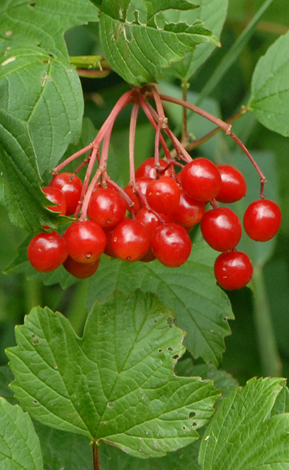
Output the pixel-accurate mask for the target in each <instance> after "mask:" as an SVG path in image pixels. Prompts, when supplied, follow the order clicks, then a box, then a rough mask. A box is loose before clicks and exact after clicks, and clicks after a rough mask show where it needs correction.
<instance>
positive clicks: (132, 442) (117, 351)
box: [7, 291, 217, 458]
mask: <svg viewBox="0 0 289 470" xmlns="http://www.w3.org/2000/svg"><path fill="white" fill-rule="evenodd" d="M15 331H16V342H17V344H18V346H17V347H15V348H10V349H8V350H7V354H8V357H9V359H10V361H11V362H10V366H11V369H12V372H13V374H14V376H15V378H16V380H15V381H14V382H13V384H11V388H12V389H13V390H14V391H15V396H16V398H17V399H18V400H19V401H20V403H21V405H22V406H23V407H24V409H26V410H27V411H29V413H30V414H31V416H32V417H33V418H35V419H37V420H39V421H41V422H42V423H44V424H47V425H49V426H52V427H56V428H57V429H60V430H66V431H72V432H76V433H79V434H83V435H86V436H88V437H89V438H93V439H96V440H97V441H104V442H106V443H108V444H113V445H115V446H117V447H119V448H121V449H122V450H125V451H126V452H129V453H130V454H131V455H134V456H137V457H142V458H147V457H149V456H159V457H160V456H162V455H165V454H166V453H167V452H169V451H173V450H176V449H178V448H180V447H183V446H185V445H187V444H189V443H191V442H193V441H194V440H196V439H197V438H198V434H197V432H196V428H197V427H200V426H203V425H204V424H206V422H207V421H208V419H209V417H210V416H211V414H212V406H213V404H214V402H215V400H216V398H217V392H216V390H215V389H214V387H213V384H212V382H211V381H201V380H200V379H199V378H196V377H193V378H191V377H189V378H186V377H177V376H175V375H174V373H173V367H174V364H175V363H176V360H177V358H178V357H180V356H182V354H183V353H184V350H185V348H184V347H183V346H182V339H183V332H182V331H181V330H179V329H178V328H176V327H175V326H174V325H173V324H172V318H171V315H170V312H169V311H168V310H166V309H165V307H164V306H163V305H162V304H161V303H160V302H159V300H158V299H157V298H156V296H155V295H153V294H150V295H148V294H146V295H145V294H143V293H142V292H140V291H137V292H134V293H132V294H131V295H128V296H123V295H122V294H120V293H115V294H114V295H113V296H112V297H111V298H110V299H108V300H107V301H106V302H104V303H100V302H98V303H96V304H95V306H94V308H93V310H92V311H91V313H90V315H89V317H88V320H87V323H86V327H85V331H84V336H83V339H80V338H78V337H77V336H76V334H75V333H74V331H73V330H72V328H71V326H70V323H69V322H68V320H67V319H66V318H65V317H64V316H63V315H61V314H60V313H53V312H52V311H51V310H49V309H48V308H45V309H41V308H40V307H38V308H35V309H33V310H32V312H31V313H30V314H29V315H28V316H27V317H25V324H24V325H23V326H18V327H16V330H15ZM192 415H193V416H194V418H193V419H192Z"/></svg>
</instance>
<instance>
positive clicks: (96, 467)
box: [92, 441, 100, 470]
mask: <svg viewBox="0 0 289 470" xmlns="http://www.w3.org/2000/svg"><path fill="white" fill-rule="evenodd" d="M92 451H93V470H100V466H99V447H98V445H97V444H96V441H93V443H92Z"/></svg>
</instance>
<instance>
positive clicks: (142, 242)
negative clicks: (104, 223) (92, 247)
mask: <svg viewBox="0 0 289 470" xmlns="http://www.w3.org/2000/svg"><path fill="white" fill-rule="evenodd" d="M149 247H150V234H149V232H148V231H147V229H146V228H145V227H144V226H143V225H142V224H141V223H140V222H139V221H138V220H135V219H134V220H132V219H129V218H126V219H125V220H124V221H123V222H121V223H120V224H118V225H117V226H116V227H115V230H114V232H113V237H112V249H113V251H114V253H115V256H117V258H119V259H121V260H123V261H129V262H133V261H138V260H140V259H141V258H142V257H143V256H144V255H145V254H146V252H147V251H148V249H149Z"/></svg>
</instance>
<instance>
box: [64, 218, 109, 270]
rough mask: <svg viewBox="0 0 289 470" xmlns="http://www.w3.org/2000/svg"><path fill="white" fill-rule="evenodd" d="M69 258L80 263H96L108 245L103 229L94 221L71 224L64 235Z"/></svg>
mask: <svg viewBox="0 0 289 470" xmlns="http://www.w3.org/2000/svg"><path fill="white" fill-rule="evenodd" d="M64 238H65V241H66V246H67V251H68V254H69V256H71V258H73V259H74V260H75V261H78V262H79V263H93V262H94V261H96V260H97V259H98V258H99V257H100V255H101V254H102V252H103V251H104V248H105V245H106V236H105V233H104V231H103V229H102V228H101V227H100V226H99V225H97V224H96V223H95V222H93V221H92V220H85V221H78V222H74V223H73V224H71V225H70V226H69V227H68V229H67V230H66V232H65V234H64Z"/></svg>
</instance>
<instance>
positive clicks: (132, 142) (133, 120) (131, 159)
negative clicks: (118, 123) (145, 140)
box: [128, 103, 139, 185]
mask: <svg viewBox="0 0 289 470" xmlns="http://www.w3.org/2000/svg"><path fill="white" fill-rule="evenodd" d="M138 111H139V103H134V104H133V107H132V112H131V117H130V126H129V145H128V147H129V181H130V182H131V183H132V184H133V185H134V184H135V168H134V146H135V132H136V124H137V117H138Z"/></svg>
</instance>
